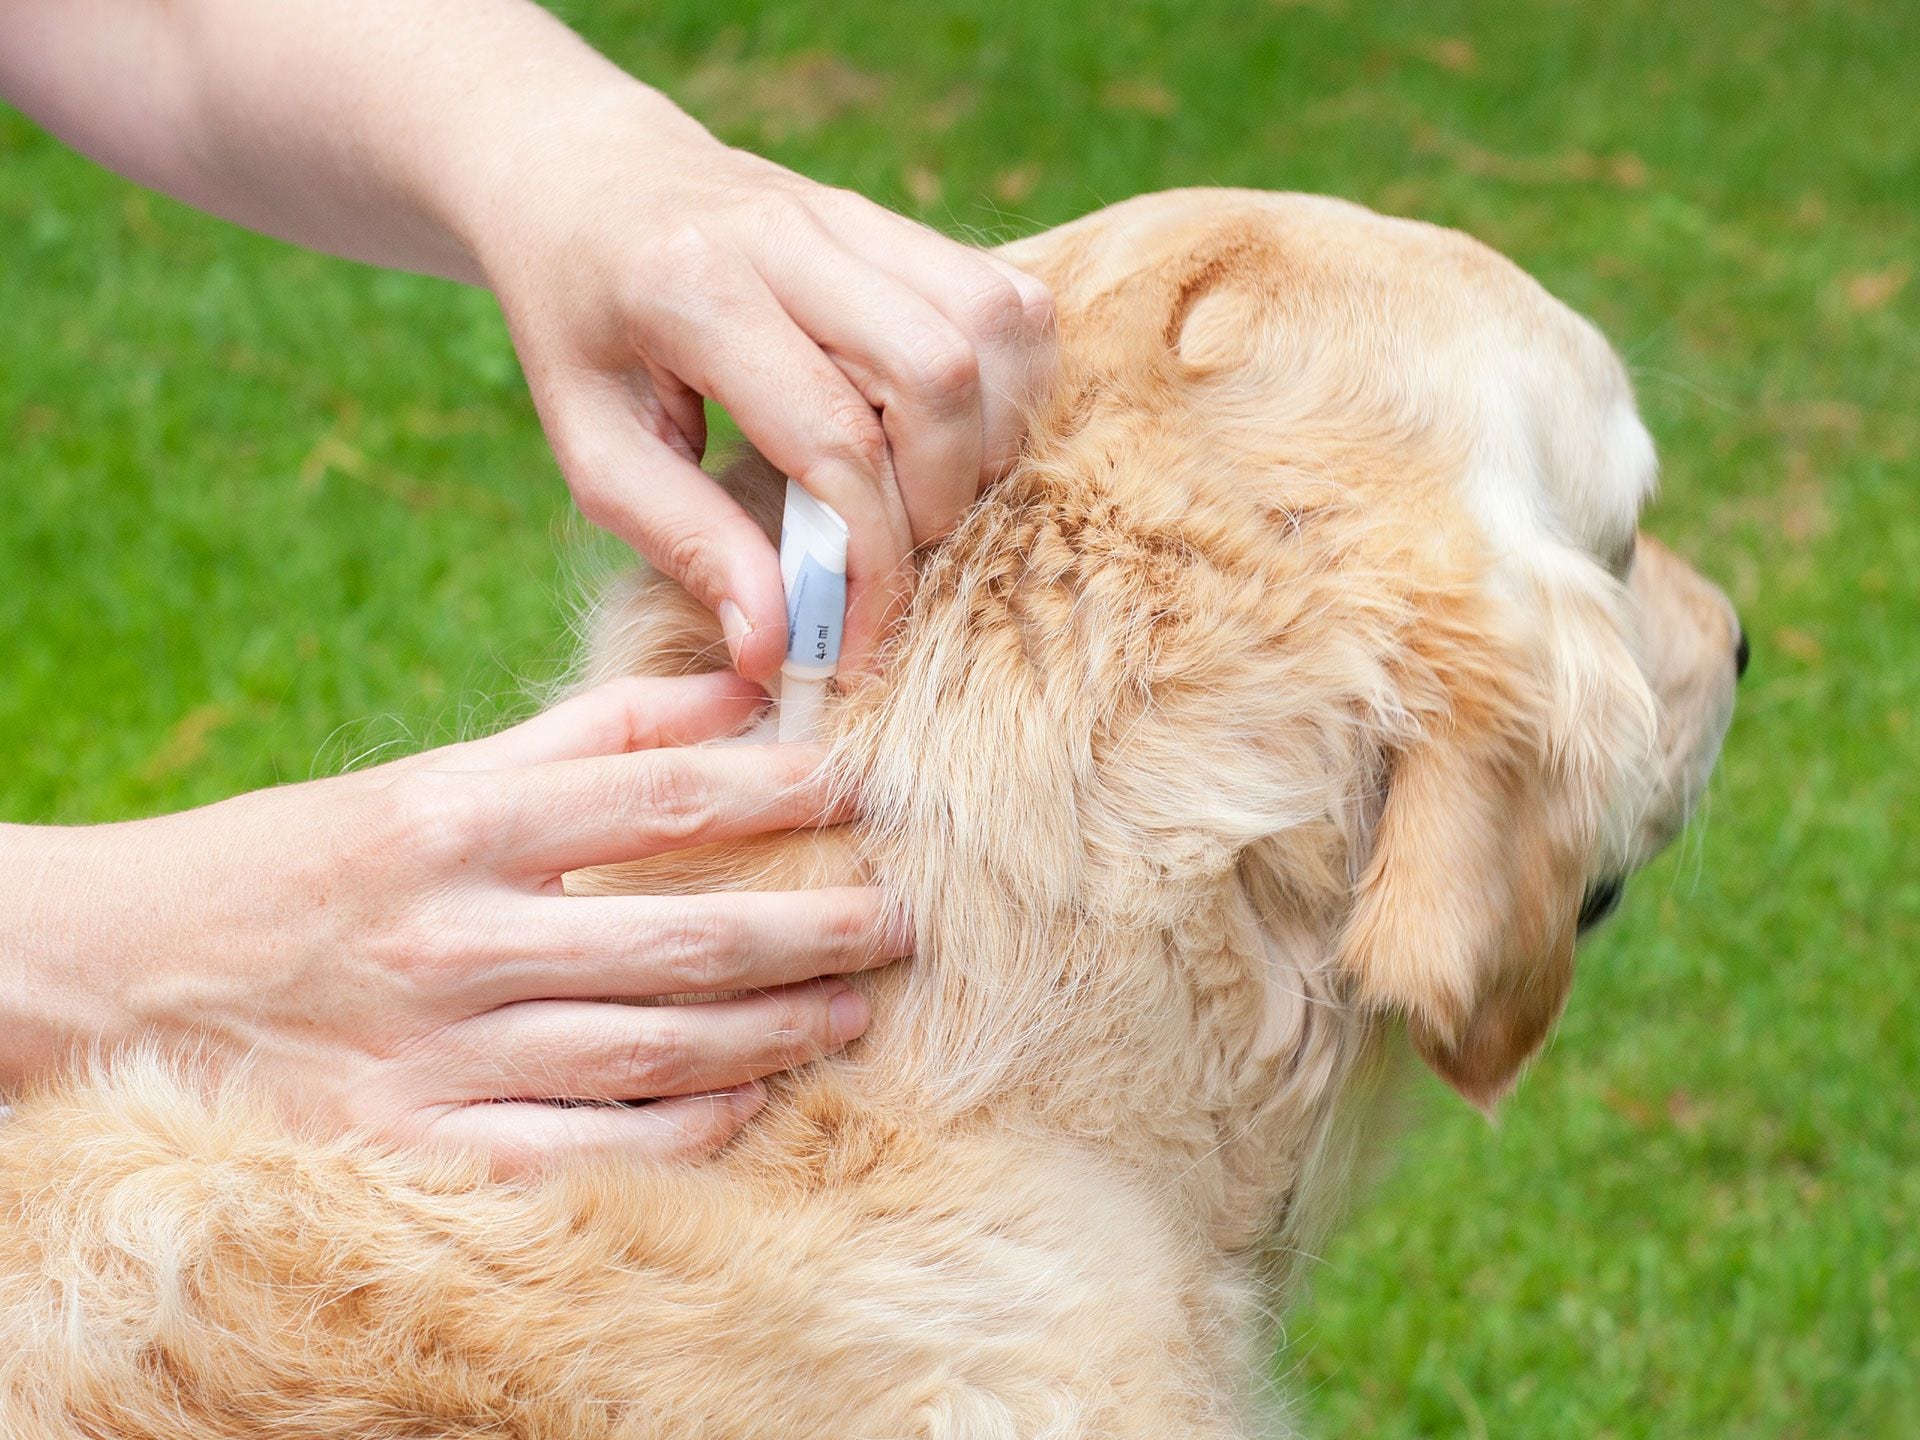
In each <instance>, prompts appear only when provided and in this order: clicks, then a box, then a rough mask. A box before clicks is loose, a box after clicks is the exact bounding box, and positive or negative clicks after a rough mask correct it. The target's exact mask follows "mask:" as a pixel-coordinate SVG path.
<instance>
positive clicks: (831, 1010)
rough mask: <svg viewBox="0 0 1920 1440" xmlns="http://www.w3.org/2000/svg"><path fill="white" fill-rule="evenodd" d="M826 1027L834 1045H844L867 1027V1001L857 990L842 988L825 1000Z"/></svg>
mask: <svg viewBox="0 0 1920 1440" xmlns="http://www.w3.org/2000/svg"><path fill="white" fill-rule="evenodd" d="M827 1028H828V1030H829V1032H830V1033H831V1034H832V1035H833V1043H834V1044H836V1045H845V1044H846V1043H847V1042H848V1041H849V1040H853V1039H855V1038H856V1037H858V1036H859V1035H860V1033H861V1032H862V1031H864V1030H865V1029H866V1028H867V1002H866V1001H865V1000H863V999H862V998H861V997H860V993H859V992H858V991H857V990H842V991H841V992H840V993H839V994H838V995H836V996H834V997H833V999H831V1000H829V1001H828V1002H827Z"/></svg>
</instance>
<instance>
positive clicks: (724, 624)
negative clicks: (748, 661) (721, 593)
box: [720, 600, 753, 670]
mask: <svg viewBox="0 0 1920 1440" xmlns="http://www.w3.org/2000/svg"><path fill="white" fill-rule="evenodd" d="M720 630H721V633H722V634H724V635H725V636H726V637H727V653H728V654H729V655H731V656H732V657H733V668H734V669H736V670H738V669H739V668H740V650H741V647H742V646H744V645H745V644H746V643H747V637H748V636H749V635H751V634H753V622H752V621H751V620H749V619H747V617H746V615H745V613H744V612H743V611H742V610H741V609H740V607H739V606H738V605H736V604H734V603H733V601H731V600H722V601H721V602H720Z"/></svg>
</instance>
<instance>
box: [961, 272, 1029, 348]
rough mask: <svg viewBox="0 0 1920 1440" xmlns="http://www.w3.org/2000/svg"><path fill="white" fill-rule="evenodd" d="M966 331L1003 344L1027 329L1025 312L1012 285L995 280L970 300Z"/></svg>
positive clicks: (1004, 281)
mask: <svg viewBox="0 0 1920 1440" xmlns="http://www.w3.org/2000/svg"><path fill="white" fill-rule="evenodd" d="M966 316H967V322H968V325H969V327H970V328H971V329H972V330H973V332H974V333H975V334H976V335H979V336H981V337H982V338H984V339H987V340H1006V339H1010V338H1012V337H1013V336H1016V335H1018V334H1019V333H1020V332H1021V331H1022V330H1023V329H1025V327H1026V323H1027V311H1026V306H1025V304H1024V303H1023V302H1022V301H1021V298H1020V292H1019V291H1018V290H1016V289H1014V288H1013V284H1012V282H1011V281H1007V280H1000V279H998V278H997V277H996V280H995V282H994V283H993V284H991V285H984V286H982V287H981V288H980V289H979V290H977V291H975V292H974V294H973V295H972V296H971V297H969V299H968V301H967V307H966Z"/></svg>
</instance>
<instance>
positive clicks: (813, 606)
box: [780, 480, 847, 740]
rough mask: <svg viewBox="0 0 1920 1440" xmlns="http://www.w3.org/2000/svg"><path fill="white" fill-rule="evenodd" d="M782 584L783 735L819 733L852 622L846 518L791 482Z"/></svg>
mask: <svg viewBox="0 0 1920 1440" xmlns="http://www.w3.org/2000/svg"><path fill="white" fill-rule="evenodd" d="M780 582H781V584H782V585H784V586H785V587H786V591H787V659H786V663H785V664H783V665H782V666H781V667H780V738H781V739H782V740H811V739H814V738H816V737H817V736H818V734H819V725H820V707H821V704H822V702H823V701H824V700H825V698H826V692H827V682H828V681H829V680H831V679H832V678H833V672H834V671H835V670H837V669H838V668H839V666H840V636H841V632H842V631H843V630H844V629H845V628H846V623H847V522H846V521H844V520H842V519H841V518H840V517H839V516H838V515H836V514H835V513H834V512H833V509H832V507H830V506H827V505H823V504H821V503H820V502H819V501H818V500H816V499H814V498H813V496H811V495H810V494H808V493H807V492H806V491H805V490H804V489H802V488H801V487H800V486H799V485H798V484H797V483H795V482H794V481H792V480H789V481H787V507H786V511H785V513H784V514H783V515H782V516H781V517H780Z"/></svg>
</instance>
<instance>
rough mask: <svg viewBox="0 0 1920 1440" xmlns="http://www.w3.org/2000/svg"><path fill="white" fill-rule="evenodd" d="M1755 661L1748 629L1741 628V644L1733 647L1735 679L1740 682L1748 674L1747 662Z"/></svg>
mask: <svg viewBox="0 0 1920 1440" xmlns="http://www.w3.org/2000/svg"><path fill="white" fill-rule="evenodd" d="M1751 659H1753V647H1752V646H1751V645H1749V644H1747V627H1746V626H1744V625H1742V626H1741V627H1740V643H1739V644H1737V645H1735V646H1734V647H1733V678H1734V679H1736V680H1738V679H1739V678H1740V677H1741V676H1743V675H1745V674H1746V673H1747V662H1748V661H1749V660H1751Z"/></svg>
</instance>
